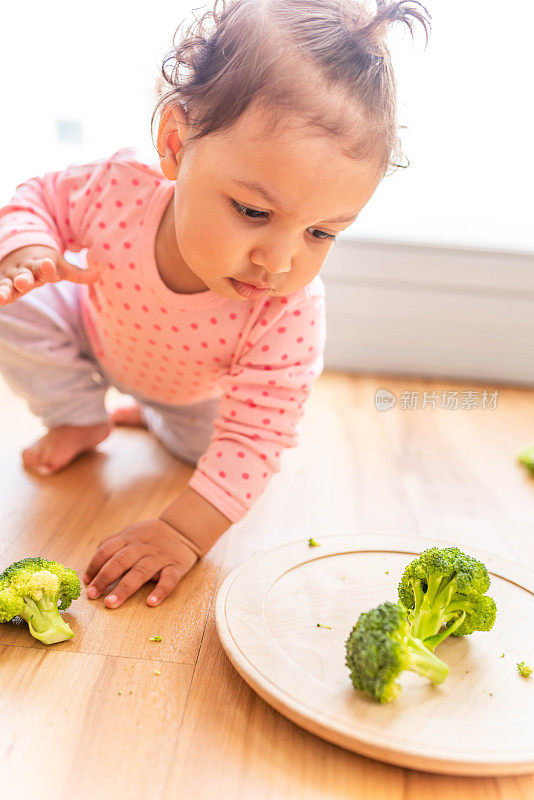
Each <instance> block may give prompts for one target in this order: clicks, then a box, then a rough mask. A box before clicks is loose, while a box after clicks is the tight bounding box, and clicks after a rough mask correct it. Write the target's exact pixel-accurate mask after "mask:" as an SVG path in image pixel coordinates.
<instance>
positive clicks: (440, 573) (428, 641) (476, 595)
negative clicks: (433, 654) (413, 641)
mask: <svg viewBox="0 0 534 800" xmlns="http://www.w3.org/2000/svg"><path fill="white" fill-rule="evenodd" d="M489 585H490V578H489V575H488V570H487V569H486V567H485V565H484V564H483V563H482V562H481V561H477V559H476V558H473V557H472V556H468V555H466V554H465V553H463V552H462V551H461V550H460V549H459V548H458V547H445V548H439V547H431V548H430V549H429V550H425V551H424V552H422V553H421V555H420V556H419V557H418V558H416V559H414V560H413V561H411V562H410V563H409V564H408V566H407V567H406V569H405V570H404V574H403V576H402V579H401V582H400V583H399V599H400V601H401V603H403V605H404V606H406V608H407V609H408V619H409V621H410V624H411V632H412V635H413V636H415V637H416V638H417V639H421V641H423V642H424V644H425V646H426V647H428V648H429V650H434V649H435V648H436V647H437V645H438V644H440V642H442V641H443V640H444V639H446V638H447V636H467V635H469V634H470V633H473V631H489V630H491V628H492V627H493V624H494V622H495V615H496V612H497V608H496V605H495V600H493V598H492V597H488V596H487V595H486V592H487V590H488V589H489ZM444 626H445V627H444Z"/></svg>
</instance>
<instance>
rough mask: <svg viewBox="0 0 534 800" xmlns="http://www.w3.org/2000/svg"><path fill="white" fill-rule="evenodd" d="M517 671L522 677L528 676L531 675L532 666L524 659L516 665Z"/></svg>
mask: <svg viewBox="0 0 534 800" xmlns="http://www.w3.org/2000/svg"><path fill="white" fill-rule="evenodd" d="M517 671H518V672H519V674H520V675H521V677H522V678H530V676H531V675H532V667H530V666H529V665H528V664H527V663H525V662H524V661H520V662H519V664H518V665H517Z"/></svg>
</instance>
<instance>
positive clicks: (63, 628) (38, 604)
mask: <svg viewBox="0 0 534 800" xmlns="http://www.w3.org/2000/svg"><path fill="white" fill-rule="evenodd" d="M20 616H21V617H22V618H23V619H25V620H26V622H27V623H28V626H29V628H30V633H31V635H32V636H34V637H35V638H36V639H39V641H40V642H43V644H56V642H64V641H66V640H67V639H72V637H73V636H74V631H73V630H72V629H71V628H70V627H69V625H68V623H67V622H65V620H64V619H63V617H62V616H61V614H60V613H59V609H58V607H57V605H56V603H55V601H53V600H51V599H50V598H49V597H43V598H42V599H41V600H37V601H36V600H32V599H31V598H30V597H25V598H24V611H23V612H22V614H21V615H20Z"/></svg>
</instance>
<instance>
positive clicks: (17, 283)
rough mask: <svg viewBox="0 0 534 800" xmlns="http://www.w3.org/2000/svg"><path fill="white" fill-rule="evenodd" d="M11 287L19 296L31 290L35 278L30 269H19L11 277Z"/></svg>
mask: <svg viewBox="0 0 534 800" xmlns="http://www.w3.org/2000/svg"><path fill="white" fill-rule="evenodd" d="M13 286H14V287H15V289H16V290H17V291H18V292H20V293H21V294H24V292H29V291H30V289H33V288H34V286H35V278H34V275H33V272H32V271H31V269H28V267H19V268H18V270H17V272H16V274H15V275H13Z"/></svg>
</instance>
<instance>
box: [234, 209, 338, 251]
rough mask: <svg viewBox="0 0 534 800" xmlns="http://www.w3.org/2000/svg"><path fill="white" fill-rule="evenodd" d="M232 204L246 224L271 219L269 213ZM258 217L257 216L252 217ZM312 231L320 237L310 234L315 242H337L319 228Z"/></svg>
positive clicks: (331, 235)
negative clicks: (266, 218) (256, 220)
mask: <svg viewBox="0 0 534 800" xmlns="http://www.w3.org/2000/svg"><path fill="white" fill-rule="evenodd" d="M230 203H231V205H232V207H233V208H234V210H235V211H236V212H237V214H239V216H240V217H241V218H242V219H244V220H245V222H252V221H253V220H255V219H264V218H265V217H269V212H268V211H258V210H257V209H255V208H249V207H248V206H244V205H242V204H241V203H238V202H237V200H230ZM252 215H256V216H252ZM311 230H313V231H315V233H317V234H319V236H315V235H314V234H310V236H311V238H312V239H313V240H314V241H315V242H321V241H326V240H328V241H333V242H334V241H335V240H336V237H335V236H334V235H333V234H331V233H326V232H325V231H320V230H318V229H317V228H311Z"/></svg>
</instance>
